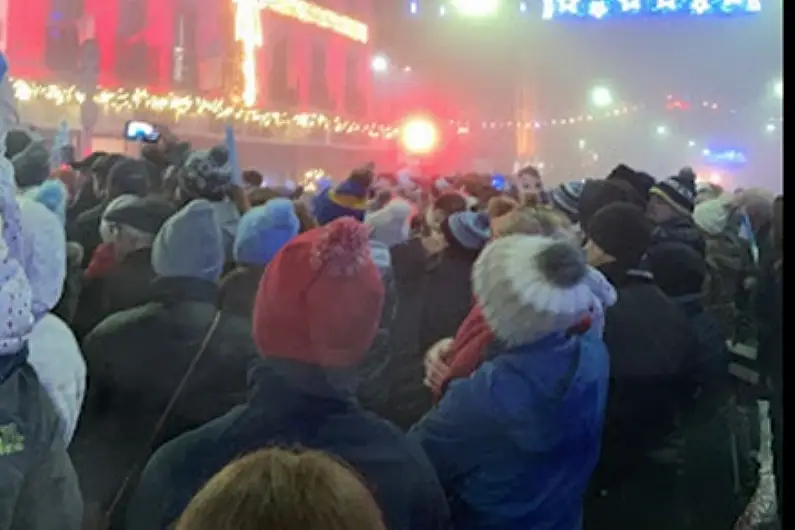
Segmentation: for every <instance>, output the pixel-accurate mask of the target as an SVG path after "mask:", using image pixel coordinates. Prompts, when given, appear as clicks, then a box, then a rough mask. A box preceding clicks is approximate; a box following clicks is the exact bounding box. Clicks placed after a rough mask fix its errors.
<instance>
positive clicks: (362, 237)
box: [310, 217, 370, 277]
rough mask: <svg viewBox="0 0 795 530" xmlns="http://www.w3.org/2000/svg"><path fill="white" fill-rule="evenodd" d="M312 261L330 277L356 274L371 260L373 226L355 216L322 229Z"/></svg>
mask: <svg viewBox="0 0 795 530" xmlns="http://www.w3.org/2000/svg"><path fill="white" fill-rule="evenodd" d="M318 230H320V234H318V239H317V241H315V243H314V246H313V247H312V252H311V258H310V263H311V265H312V268H313V269H315V270H316V271H323V272H324V273H326V274H328V275H329V276H335V277H340V276H354V275H355V274H356V273H357V272H359V271H360V270H361V269H362V267H364V266H365V264H367V263H368V260H369V259H370V245H369V239H370V235H369V229H368V227H367V226H366V225H364V224H362V223H360V222H359V221H357V220H356V219H353V218H352V217H342V218H340V219H337V220H335V221H334V222H332V223H329V224H327V225H325V226H323V227H322V228H319V229H318Z"/></svg>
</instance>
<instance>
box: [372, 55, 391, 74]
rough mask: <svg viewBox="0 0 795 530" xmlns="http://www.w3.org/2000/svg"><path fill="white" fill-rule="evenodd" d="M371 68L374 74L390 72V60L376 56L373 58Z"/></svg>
mask: <svg viewBox="0 0 795 530" xmlns="http://www.w3.org/2000/svg"><path fill="white" fill-rule="evenodd" d="M371 67H372V69H373V71H374V72H378V73H383V72H386V71H387V70H389V59H387V58H386V57H384V56H383V55H376V56H375V57H373V62H372V64H371Z"/></svg>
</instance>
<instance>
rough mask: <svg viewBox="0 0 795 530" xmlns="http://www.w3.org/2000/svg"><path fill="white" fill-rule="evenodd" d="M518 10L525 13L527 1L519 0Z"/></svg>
mask: <svg viewBox="0 0 795 530" xmlns="http://www.w3.org/2000/svg"><path fill="white" fill-rule="evenodd" d="M519 11H520V12H522V13H527V2H519Z"/></svg>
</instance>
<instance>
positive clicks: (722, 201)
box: [693, 197, 729, 236]
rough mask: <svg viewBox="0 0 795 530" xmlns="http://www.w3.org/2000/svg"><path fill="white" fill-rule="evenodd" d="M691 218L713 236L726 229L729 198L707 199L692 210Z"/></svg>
mask: <svg viewBox="0 0 795 530" xmlns="http://www.w3.org/2000/svg"><path fill="white" fill-rule="evenodd" d="M693 220H694V221H695V223H696V226H698V227H699V228H700V229H701V230H703V231H704V232H706V233H707V234H709V235H711V236H715V235H718V234H720V233H721V232H723V230H725V229H726V222H727V221H728V220H729V200H728V199H727V198H725V197H719V198H717V199H709V200H706V201H704V202H702V203H700V204H698V205H696V208H695V209H694V210H693Z"/></svg>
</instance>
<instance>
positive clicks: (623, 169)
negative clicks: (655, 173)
mask: <svg viewBox="0 0 795 530" xmlns="http://www.w3.org/2000/svg"><path fill="white" fill-rule="evenodd" d="M607 180H618V181H623V182H626V183H627V184H629V185H630V186H632V188H633V189H634V190H635V191H636V192H638V195H639V196H640V198H641V199H643V201H644V202H645V201H648V200H649V191H650V190H651V188H652V186H654V177H652V176H651V175H649V174H648V173H643V172H642V171H635V170H634V169H632V168H631V167H629V166H628V165H626V164H619V165H617V166H616V167H615V168H614V169H613V171H611V172H610V174H609V175H608V176H607Z"/></svg>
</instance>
